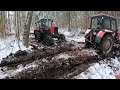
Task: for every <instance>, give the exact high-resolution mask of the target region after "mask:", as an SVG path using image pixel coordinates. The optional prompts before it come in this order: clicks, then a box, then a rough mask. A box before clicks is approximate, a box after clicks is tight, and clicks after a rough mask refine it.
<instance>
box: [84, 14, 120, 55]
mask: <svg viewBox="0 0 120 90" xmlns="http://www.w3.org/2000/svg"><path fill="white" fill-rule="evenodd" d="M117 36H118V29H117V20H116V18H115V17H113V16H109V15H105V14H98V15H95V16H92V17H91V23H90V28H89V29H87V31H86V32H85V46H87V47H95V48H97V49H99V51H101V52H102V53H106V54H107V53H109V52H110V51H111V49H112V47H113V44H114V42H116V40H117Z"/></svg>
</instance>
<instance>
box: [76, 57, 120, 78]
mask: <svg viewBox="0 0 120 90" xmlns="http://www.w3.org/2000/svg"><path fill="white" fill-rule="evenodd" d="M118 74H120V59H119V58H115V59H112V58H111V60H110V61H108V60H104V61H100V62H98V63H94V64H93V65H91V66H90V67H89V68H88V69H87V70H86V71H84V72H82V73H81V74H79V75H77V76H75V77H74V79H116V77H115V76H116V75H118Z"/></svg>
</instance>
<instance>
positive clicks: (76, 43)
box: [0, 30, 120, 79]
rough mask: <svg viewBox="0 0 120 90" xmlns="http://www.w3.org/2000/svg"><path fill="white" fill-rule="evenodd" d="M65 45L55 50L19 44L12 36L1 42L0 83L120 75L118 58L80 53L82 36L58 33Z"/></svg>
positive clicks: (87, 52)
mask: <svg viewBox="0 0 120 90" xmlns="http://www.w3.org/2000/svg"><path fill="white" fill-rule="evenodd" d="M61 33H64V35H65V36H66V40H67V41H66V42H61V43H56V44H55V45H54V46H50V47H49V46H44V45H43V44H41V43H39V44H36V42H35V41H34V38H33V37H30V43H32V44H34V45H35V46H36V47H37V48H35V47H34V48H33V47H32V46H30V47H29V48H25V47H24V45H23V44H22V41H20V43H19V44H18V42H17V41H16V39H15V37H14V35H12V36H9V37H6V39H0V78H1V79H27V78H30V79H115V78H116V77H115V75H118V74H120V57H119V56H117V57H115V58H100V57H99V55H98V54H97V53H96V52H95V51H94V50H93V49H82V47H83V46H84V34H79V33H78V34H72V33H71V32H68V31H65V30H61Z"/></svg>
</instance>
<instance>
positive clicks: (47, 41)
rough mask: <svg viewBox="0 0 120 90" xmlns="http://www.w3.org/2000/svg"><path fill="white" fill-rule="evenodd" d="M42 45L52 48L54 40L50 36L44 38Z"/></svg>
mask: <svg viewBox="0 0 120 90" xmlns="http://www.w3.org/2000/svg"><path fill="white" fill-rule="evenodd" d="M43 43H44V44H45V45H47V46H52V45H54V40H53V38H52V37H51V36H45V37H44V40H43Z"/></svg>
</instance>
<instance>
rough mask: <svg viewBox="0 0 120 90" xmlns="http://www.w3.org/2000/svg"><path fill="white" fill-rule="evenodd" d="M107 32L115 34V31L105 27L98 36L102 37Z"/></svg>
mask: <svg viewBox="0 0 120 90" xmlns="http://www.w3.org/2000/svg"><path fill="white" fill-rule="evenodd" d="M105 33H111V34H114V32H113V31H110V30H106V29H105V30H102V31H100V32H99V33H98V34H97V36H98V37H101V38H102V37H103V36H104V35H105Z"/></svg>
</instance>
